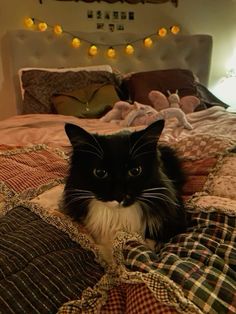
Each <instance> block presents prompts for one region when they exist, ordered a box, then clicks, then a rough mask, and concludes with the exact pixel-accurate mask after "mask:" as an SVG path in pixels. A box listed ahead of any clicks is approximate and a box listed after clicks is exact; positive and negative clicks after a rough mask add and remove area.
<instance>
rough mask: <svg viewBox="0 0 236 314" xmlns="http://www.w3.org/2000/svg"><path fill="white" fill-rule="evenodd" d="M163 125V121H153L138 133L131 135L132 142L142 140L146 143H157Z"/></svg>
mask: <svg viewBox="0 0 236 314" xmlns="http://www.w3.org/2000/svg"><path fill="white" fill-rule="evenodd" d="M164 125H165V121H164V120H158V121H155V122H153V123H152V124H150V125H149V126H148V127H146V128H145V129H143V130H141V131H138V132H134V133H133V134H132V137H133V139H134V141H137V140H142V141H146V142H150V141H153V142H157V141H158V139H159V137H160V136H161V132H162V130H163V128H164Z"/></svg>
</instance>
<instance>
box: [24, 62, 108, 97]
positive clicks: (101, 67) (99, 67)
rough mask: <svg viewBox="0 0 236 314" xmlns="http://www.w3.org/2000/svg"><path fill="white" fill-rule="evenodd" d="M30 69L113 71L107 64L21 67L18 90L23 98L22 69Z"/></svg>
mask: <svg viewBox="0 0 236 314" xmlns="http://www.w3.org/2000/svg"><path fill="white" fill-rule="evenodd" d="M31 70H42V71H48V72H62V73H63V72H67V71H73V72H78V71H106V72H110V73H112V72H113V69H112V67H111V66H110V65H109V64H104V65H90V66H84V67H76V68H37V67H34V68H30V67H27V68H21V69H19V70H18V77H19V81H20V90H21V97H22V99H23V98H24V88H23V84H22V73H23V71H31Z"/></svg>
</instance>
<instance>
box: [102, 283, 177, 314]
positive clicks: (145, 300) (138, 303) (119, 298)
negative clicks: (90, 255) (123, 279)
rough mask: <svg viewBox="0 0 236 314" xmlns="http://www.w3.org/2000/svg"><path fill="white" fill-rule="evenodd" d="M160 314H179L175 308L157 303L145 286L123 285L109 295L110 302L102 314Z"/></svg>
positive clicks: (103, 308)
mask: <svg viewBox="0 0 236 314" xmlns="http://www.w3.org/2000/svg"><path fill="white" fill-rule="evenodd" d="M110 313H114V314H124V313H129V314H137V313H158V314H177V311H176V310H175V309H174V307H171V306H168V305H165V304H162V303H160V302H158V301H157V299H156V298H155V297H154V295H153V294H151V293H150V290H149V289H148V288H147V286H146V285H144V284H121V285H120V286H119V287H116V288H114V289H112V290H111V291H110V293H109V297H108V302H107V303H106V305H105V306H104V307H102V309H101V314H110Z"/></svg>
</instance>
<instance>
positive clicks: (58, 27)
mask: <svg viewBox="0 0 236 314" xmlns="http://www.w3.org/2000/svg"><path fill="white" fill-rule="evenodd" d="M53 31H54V33H55V34H56V35H61V33H62V32H63V31H62V27H61V25H55V26H54V28H53Z"/></svg>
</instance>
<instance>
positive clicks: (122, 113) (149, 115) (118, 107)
mask: <svg viewBox="0 0 236 314" xmlns="http://www.w3.org/2000/svg"><path fill="white" fill-rule="evenodd" d="M174 117H175V118H177V119H178V121H179V123H180V124H181V125H183V126H184V127H185V128H187V129H192V126H191V125H190V124H189V123H188V121H187V119H186V117H185V114H184V112H183V111H182V110H181V109H180V108H166V109H162V110H160V111H156V109H154V108H153V107H151V106H149V105H144V104H141V103H139V102H137V101H135V102H134V104H130V103H128V102H126V101H118V102H116V103H115V104H114V107H113V108H112V109H111V110H110V111H109V112H108V113H107V114H106V115H105V116H103V117H101V118H100V121H103V122H114V123H117V124H119V125H121V126H138V125H149V124H151V123H152V122H154V121H156V120H160V119H164V120H166V119H169V118H174Z"/></svg>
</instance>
